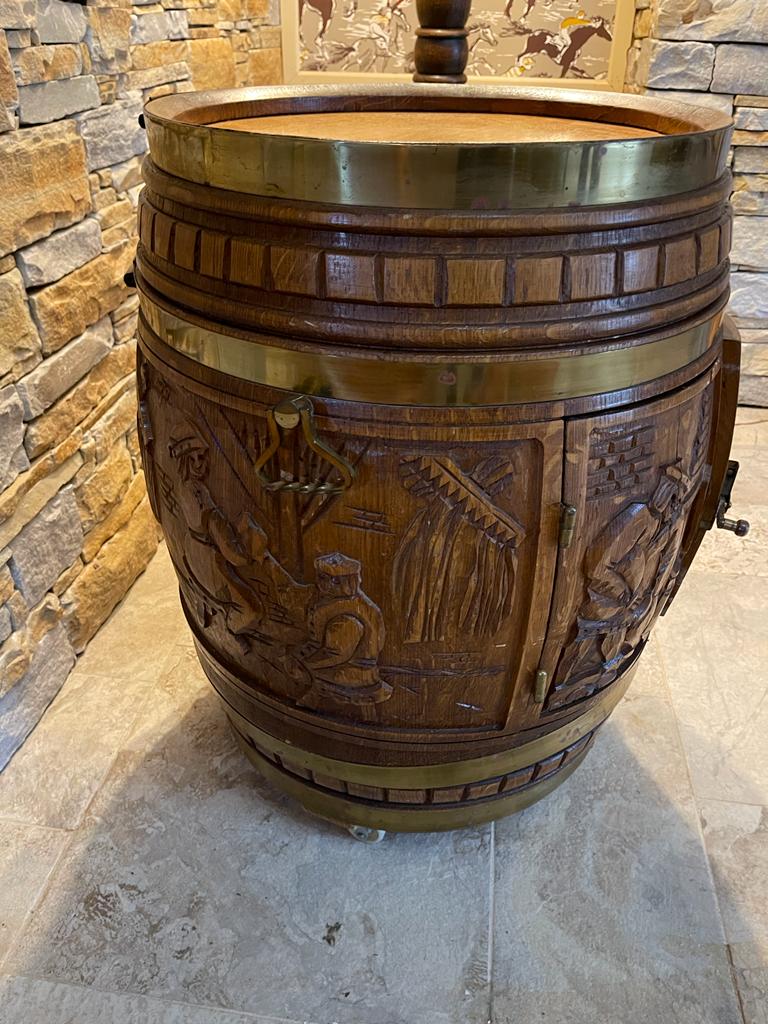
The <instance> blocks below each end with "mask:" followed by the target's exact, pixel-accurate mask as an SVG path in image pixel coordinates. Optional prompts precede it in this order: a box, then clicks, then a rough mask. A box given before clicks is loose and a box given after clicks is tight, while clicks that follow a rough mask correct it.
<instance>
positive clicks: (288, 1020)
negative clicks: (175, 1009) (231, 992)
mask: <svg viewBox="0 0 768 1024" xmlns="http://www.w3.org/2000/svg"><path fill="white" fill-rule="evenodd" d="M15 979H18V980H26V981H38V982H43V983H45V984H47V985H64V986H65V987H66V988H74V989H79V990H80V991H82V992H96V993H98V994H99V995H103V996H119V997H125V998H128V999H131V998H132V999H146V1000H148V1001H149V1002H156V1003H162V1004H163V1005H164V1006H183V1007H189V1008H190V1009H193V1010H208V1011H211V1010H212V1011H214V1012H216V1013H219V1014H231V1015H232V1016H233V1017H244V1018H246V1019H247V1020H252V1021H255V1022H256V1024H314V1022H313V1021H309V1020H306V1019H303V1020H299V1019H298V1018H295V1017H274V1016H271V1015H270V1014H263V1013H258V1012H255V1011H252V1010H234V1009H232V1008H231V1007H229V1006H217V1005H216V1004H215V1003H191V1002H187V1001H186V1000H183V999H169V998H168V997H167V996H159V995H154V994H152V993H149V992H134V991H132V990H131V989H122V990H119V989H109V988H97V987H96V986H95V985H81V984H78V982H76V981H64V980H62V979H60V978H45V977H41V976H40V975H37V974H9V973H7V972H6V973H4V972H3V971H2V967H1V966H0V982H8V981H9V980H10V981H12V980H15ZM317 1024H320V1022H319V1021H318V1022H317Z"/></svg>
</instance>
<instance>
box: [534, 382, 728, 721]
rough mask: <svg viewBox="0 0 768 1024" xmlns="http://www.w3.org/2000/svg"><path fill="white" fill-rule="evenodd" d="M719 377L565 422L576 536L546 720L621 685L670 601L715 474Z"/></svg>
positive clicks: (553, 628) (547, 667) (561, 575)
mask: <svg viewBox="0 0 768 1024" xmlns="http://www.w3.org/2000/svg"><path fill="white" fill-rule="evenodd" d="M717 371H718V366H715V367H713V369H712V370H710V371H709V372H708V373H707V374H705V375H704V377H702V378H699V379H698V380H697V381H695V382H694V383H693V384H690V385H688V386H687V387H685V388H683V389H682V390H681V391H678V392H676V393H675V394H673V395H668V396H665V397H664V398H661V399H658V400H656V401H652V402H647V403H644V404H642V405H639V406H635V407H633V408H632V409H629V410H625V411H622V412H614V413H609V414H606V415H601V416H589V417H584V418H581V419H573V420H570V421H568V422H567V424H566V440H565V446H566V450H565V468H564V476H563V502H564V503H565V504H567V505H568V504H570V505H572V506H573V507H574V508H575V509H576V517H575V530H574V534H573V539H572V541H571V543H570V544H569V545H568V546H567V547H565V548H561V550H560V552H559V555H558V566H557V576H556V582H555V593H554V598H553V603H552V610H551V614H550V621H549V627H548V631H547V637H546V641H545V644H544V650H543V653H542V659H541V663H540V668H541V669H543V670H544V671H546V672H547V675H548V679H549V686H548V690H547V693H546V697H545V700H544V703H543V705H542V706H541V717H542V719H545V718H551V717H553V716H558V715H565V714H567V713H572V712H573V711H574V710H576V705H579V707H581V706H582V705H584V704H585V703H586V702H589V701H590V700H591V699H592V698H594V697H595V696H596V695H597V694H598V693H599V692H600V691H602V690H604V689H605V688H606V687H607V686H609V685H610V684H611V683H612V682H613V681H614V680H615V679H617V677H618V676H619V675H620V674H621V672H622V670H623V669H624V668H625V667H626V666H627V665H628V663H629V662H630V660H631V659H632V657H633V655H634V654H635V653H636V652H637V651H639V649H640V648H641V646H642V644H643V642H644V641H645V639H646V638H647V636H648V634H649V632H650V630H651V627H652V626H653V623H654V622H655V621H656V618H657V616H658V615H659V613H660V612H661V611H662V610H663V608H664V607H665V605H666V604H667V602H668V599H669V596H670V595H671V593H672V592H673V590H674V587H675V583H676V580H677V577H678V575H679V574H680V572H681V568H682V564H683V553H684V538H685V535H686V527H687V525H688V523H689V520H691V519H692V516H693V515H695V514H696V509H697V506H698V501H697V498H698V496H699V494H700V492H701V490H702V488H703V487H704V486H705V485H706V482H707V481H708V479H709V476H710V470H711V466H710V463H709V459H710V450H711V449H710V432H711V425H712V419H713V401H714V397H715V384H716V374H717Z"/></svg>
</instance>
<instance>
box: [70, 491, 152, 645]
mask: <svg viewBox="0 0 768 1024" xmlns="http://www.w3.org/2000/svg"><path fill="white" fill-rule="evenodd" d="M156 549H157V533H156V530H155V520H154V517H153V515H152V510H151V509H150V507H149V501H148V500H147V499H145V500H144V501H142V502H141V504H140V505H139V506H138V507H137V508H136V510H135V511H134V513H133V515H132V516H131V518H130V521H129V522H128V523H127V525H126V526H124V527H123V529H122V530H120V531H119V532H118V533H117V534H115V536H114V537H113V538H112V539H111V540H109V541H107V543H106V544H104V545H103V547H102V548H101V550H100V551H99V552H98V554H97V555H96V557H95V558H94V559H93V561H92V562H90V563H89V564H88V565H86V567H85V568H84V569H83V571H82V572H81V573H80V575H79V576H78V577H77V579H76V580H75V582H74V583H73V584H72V586H71V587H70V588H69V589H68V590H67V591H65V592H64V594H63V595H62V604H63V606H64V610H65V616H66V618H65V627H66V630H67V635H68V636H69V639H70V643H71V644H72V646H73V647H74V649H75V650H76V651H78V652H80V651H82V650H83V649H84V648H85V645H86V644H87V643H88V641H89V640H90V638H91V637H92V636H93V635H94V633H95V632H96V631H97V630H98V628H99V626H101V624H102V623H103V622H105V621H106V620H107V618H109V616H110V614H111V613H112V610H113V609H114V607H115V606H116V605H117V603H118V602H119V601H120V600H121V599H122V598H123V597H124V595H125V593H126V591H127V590H128V588H129V587H130V586H131V584H132V583H133V582H134V580H135V579H136V577H137V576H138V575H139V574H140V573H141V572H142V571H143V570H144V568H145V567H146V565H147V563H148V562H149V560H150V558H151V557H152V555H153V554H154V553H155V550H156Z"/></svg>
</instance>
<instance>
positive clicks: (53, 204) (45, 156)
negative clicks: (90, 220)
mask: <svg viewBox="0 0 768 1024" xmlns="http://www.w3.org/2000/svg"><path fill="white" fill-rule="evenodd" d="M0 165H1V166H2V168H3V173H2V175H0V256H2V255H5V254H6V253H8V252H12V251H13V250H14V249H18V248H19V247H20V246H23V245H28V244H29V243H30V242H35V241H37V239H38V238H43V237H45V236H46V235H49V234H50V233H51V232H52V231H54V230H55V229H56V228H63V227H67V226H68V225H69V224H74V223H75V221H78V220H80V219H81V218H82V217H84V216H85V214H86V213H88V211H89V210H90V207H91V196H90V191H89V189H88V177H87V171H86V167H85V152H84V149H83V143H82V141H81V140H80V138H79V137H78V135H77V132H76V131H75V127H74V125H73V124H72V123H71V122H69V121H65V122H61V123H59V124H52V125H44V126H43V127H40V128H28V129H24V130H22V131H17V132H11V133H10V134H9V135H6V136H4V137H3V138H2V139H0Z"/></svg>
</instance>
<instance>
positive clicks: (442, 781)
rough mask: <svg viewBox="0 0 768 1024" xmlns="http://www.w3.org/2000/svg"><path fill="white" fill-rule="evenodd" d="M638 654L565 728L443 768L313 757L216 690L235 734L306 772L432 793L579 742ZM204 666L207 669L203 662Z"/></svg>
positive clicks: (615, 696) (612, 700)
mask: <svg viewBox="0 0 768 1024" xmlns="http://www.w3.org/2000/svg"><path fill="white" fill-rule="evenodd" d="M198 649H199V648H198ZM638 656H639V655H635V657H634V659H633V661H632V664H631V665H629V666H628V668H627V669H625V671H624V672H623V673H622V676H621V679H619V680H617V681H616V682H615V683H614V684H613V685H612V686H611V687H610V688H609V689H608V690H606V692H605V694H603V695H602V696H600V697H598V699H597V701H596V703H595V704H593V705H592V707H591V708H590V709H589V710H588V711H586V712H585V713H584V714H583V715H581V716H580V717H579V718H577V719H575V720H574V721H572V722H569V723H568V724H567V725H562V726H560V728H558V729H554V730H553V731H552V732H548V733H546V734H545V735H544V736H539V737H538V738H537V739H535V740H531V741H530V742H528V743H524V744H522V745H521V746H518V747H513V748H512V749H511V750H504V751H502V752H501V753H497V754H487V755H486V756H485V757H473V758H468V759H466V760H463V761H449V762H445V763H444V764H424V765H413V766H408V767H396V766H389V765H371V764H358V763H355V762H352V761H338V760H336V759H335V758H332V757H324V756H322V755H321V754H313V753H312V752H311V751H308V750H303V749H301V748H299V747H296V746H294V745H293V744H292V743H286V742H284V741H282V740H279V739H277V738H276V737H275V736H272V735H270V734H269V733H267V732H264V731H263V730H262V729H259V727H258V726H256V725H254V724H253V723H252V722H249V721H248V719H247V718H244V717H243V716H242V715H241V714H240V713H239V712H237V711H236V710H235V709H234V708H233V707H232V705H231V704H229V703H228V702H227V701H226V699H225V698H224V697H223V696H222V694H221V693H220V691H218V690H217V692H218V693H219V696H220V697H221V698H222V700H223V701H224V705H225V710H226V713H227V715H228V716H229V718H230V719H231V720H232V724H233V726H234V729H235V732H237V733H242V734H244V735H245V736H247V737H249V738H251V739H253V740H254V741H255V742H256V743H258V745H259V746H260V747H263V748H264V749H265V750H267V751H269V752H270V753H271V754H276V755H277V756H278V757H285V758H286V759H287V760H290V762H291V763H292V764H294V765H296V766H297V767H298V768H306V769H308V770H309V771H313V772H318V773H319V774H321V775H328V776H332V777H333V778H336V779H339V780H341V781H342V782H352V783H357V784H360V785H364V786H377V787H381V788H383V789H433V788H438V787H443V786H461V785H469V784H470V783H474V782H483V781H484V780H485V779H491V778H495V777H496V776H498V775H507V774H509V773H510V772H515V771H518V770H519V769H521V768H528V767H530V766H531V765H533V764H536V763H538V762H539V761H543V760H545V759H546V758H548V757H551V756H552V755H553V754H557V753H558V752H559V751H561V750H564V749H565V748H566V747H570V746H572V744H574V743H577V742H578V741H579V740H580V739H582V737H584V736H586V735H587V734H588V733H590V732H592V731H593V730H594V729H596V728H597V727H598V726H599V725H601V724H602V723H603V722H604V721H605V719H606V718H608V716H609V715H610V714H611V712H612V711H613V709H614V708H615V707H616V705H617V704H618V703H619V701H620V700H621V698H622V697H623V696H624V694H625V693H626V692H627V689H628V687H629V684H630V683H631V681H632V677H633V676H634V674H635V669H636V666H637V659H638ZM203 667H205V662H204V661H203ZM209 678H210V677H209Z"/></svg>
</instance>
